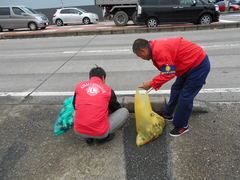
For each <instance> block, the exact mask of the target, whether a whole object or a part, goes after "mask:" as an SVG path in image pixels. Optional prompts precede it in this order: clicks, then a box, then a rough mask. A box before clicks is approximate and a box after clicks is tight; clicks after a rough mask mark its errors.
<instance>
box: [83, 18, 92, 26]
mask: <svg viewBox="0 0 240 180" xmlns="http://www.w3.org/2000/svg"><path fill="white" fill-rule="evenodd" d="M90 23H91V21H90V19H89V18H88V17H85V18H83V24H86V25H87V24H90Z"/></svg>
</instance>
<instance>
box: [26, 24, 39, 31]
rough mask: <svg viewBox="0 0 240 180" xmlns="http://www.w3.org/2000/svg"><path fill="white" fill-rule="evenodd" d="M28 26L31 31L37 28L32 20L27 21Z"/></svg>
mask: <svg viewBox="0 0 240 180" xmlns="http://www.w3.org/2000/svg"><path fill="white" fill-rule="evenodd" d="M28 27H29V29H30V30H31V31H36V30H37V29H38V27H37V25H36V23H34V22H31V23H29V24H28Z"/></svg>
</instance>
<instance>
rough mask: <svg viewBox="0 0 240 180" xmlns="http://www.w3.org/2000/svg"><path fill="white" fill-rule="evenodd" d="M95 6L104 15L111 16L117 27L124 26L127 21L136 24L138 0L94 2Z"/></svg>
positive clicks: (99, 0)
mask: <svg viewBox="0 0 240 180" xmlns="http://www.w3.org/2000/svg"><path fill="white" fill-rule="evenodd" d="M95 4H96V5H97V6H99V7H101V8H102V9H103V12H104V13H106V14H107V15H110V16H112V17H113V21H114V23H115V24H116V25H117V26H126V25H127V23H128V21H129V20H132V21H133V23H134V24H137V22H136V16H137V4H138V0H95Z"/></svg>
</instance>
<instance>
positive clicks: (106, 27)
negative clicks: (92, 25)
mask: <svg viewBox="0 0 240 180" xmlns="http://www.w3.org/2000/svg"><path fill="white" fill-rule="evenodd" d="M110 28H112V27H97V28H96V29H110Z"/></svg>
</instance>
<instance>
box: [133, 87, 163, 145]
mask: <svg viewBox="0 0 240 180" xmlns="http://www.w3.org/2000/svg"><path fill="white" fill-rule="evenodd" d="M134 110H135V118H136V130H137V138H136V144H137V146H141V145H144V144H146V143H148V142H150V141H152V140H154V139H156V138H158V137H159V136H160V135H161V134H162V132H163V128H164V126H165V121H164V118H163V117H161V116H160V115H158V114H157V113H155V112H153V111H152V106H151V103H150V98H149V95H148V92H147V91H146V93H145V94H140V93H139V89H137V90H136V95H135V102H134Z"/></svg>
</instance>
